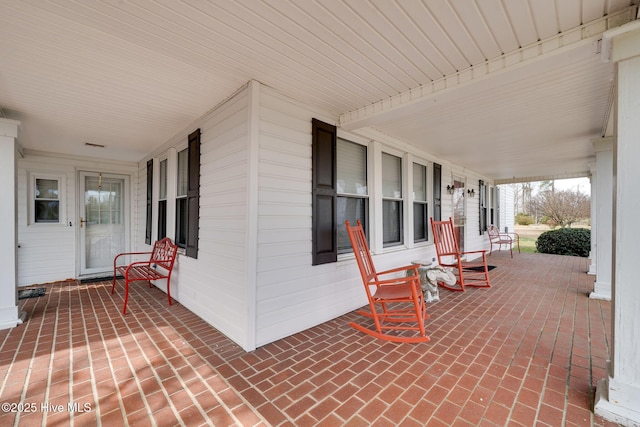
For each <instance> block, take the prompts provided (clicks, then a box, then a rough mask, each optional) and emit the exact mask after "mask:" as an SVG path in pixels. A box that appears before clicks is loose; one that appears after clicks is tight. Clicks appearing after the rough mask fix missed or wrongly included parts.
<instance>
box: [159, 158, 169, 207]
mask: <svg viewBox="0 0 640 427" xmlns="http://www.w3.org/2000/svg"><path fill="white" fill-rule="evenodd" d="M166 198H167V161H166V160H162V161H161V162H160V199H166Z"/></svg>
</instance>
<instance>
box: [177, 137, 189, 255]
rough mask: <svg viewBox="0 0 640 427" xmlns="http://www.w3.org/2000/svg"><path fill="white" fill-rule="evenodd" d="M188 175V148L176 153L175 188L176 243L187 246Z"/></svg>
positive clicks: (182, 246) (183, 246)
mask: <svg viewBox="0 0 640 427" xmlns="http://www.w3.org/2000/svg"><path fill="white" fill-rule="evenodd" d="M188 177H189V149H188V148H185V149H184V150H182V151H180V152H179V153H178V182H177V187H176V188H177V190H176V239H175V240H176V245H178V246H179V247H181V248H186V247H187V226H188V224H189V222H188V216H187V184H188Z"/></svg>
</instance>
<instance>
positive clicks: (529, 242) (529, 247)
mask: <svg viewBox="0 0 640 427" xmlns="http://www.w3.org/2000/svg"><path fill="white" fill-rule="evenodd" d="M536 240H537V237H528V236H520V252H529V253H537V252H538V251H537V250H536Z"/></svg>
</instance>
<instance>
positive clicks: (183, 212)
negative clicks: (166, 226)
mask: <svg viewBox="0 0 640 427" xmlns="http://www.w3.org/2000/svg"><path fill="white" fill-rule="evenodd" d="M187 218H188V217H187V199H186V197H183V198H181V199H178V200H176V242H175V243H176V245H178V246H180V247H181V248H184V247H185V246H186V245H187Z"/></svg>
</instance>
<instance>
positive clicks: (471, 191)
mask: <svg viewBox="0 0 640 427" xmlns="http://www.w3.org/2000/svg"><path fill="white" fill-rule="evenodd" d="M467 194H468V195H469V197H476V191H475V190H474V189H473V188H472V189H471V190H467Z"/></svg>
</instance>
